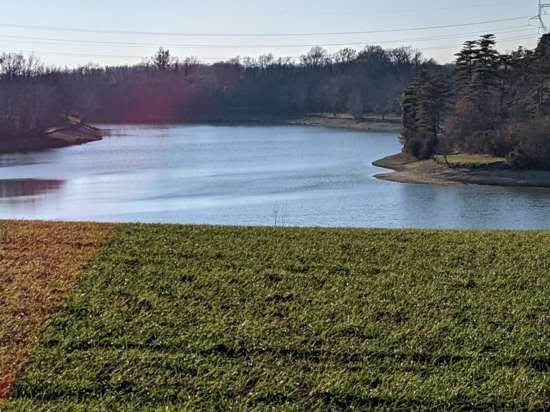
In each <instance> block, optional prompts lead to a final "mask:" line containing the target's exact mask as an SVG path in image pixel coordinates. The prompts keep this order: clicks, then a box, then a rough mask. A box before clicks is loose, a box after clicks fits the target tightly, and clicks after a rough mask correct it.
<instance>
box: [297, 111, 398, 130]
mask: <svg viewBox="0 0 550 412" xmlns="http://www.w3.org/2000/svg"><path fill="white" fill-rule="evenodd" d="M288 124H291V125H300V126H320V127H330V128H335V129H350V130H359V131H364V132H387V133H398V132H400V131H401V120H400V119H398V118H395V117H389V118H383V117H382V116H364V117H361V118H354V117H353V116H352V115H328V114H319V115H307V116H303V117H299V118H295V119H291V120H288Z"/></svg>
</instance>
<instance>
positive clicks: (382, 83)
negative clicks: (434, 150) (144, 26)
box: [0, 46, 435, 138]
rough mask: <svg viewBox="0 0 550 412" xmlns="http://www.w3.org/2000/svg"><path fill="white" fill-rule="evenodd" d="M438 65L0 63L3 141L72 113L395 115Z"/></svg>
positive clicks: (157, 59) (165, 58)
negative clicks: (413, 85) (406, 93)
mask: <svg viewBox="0 0 550 412" xmlns="http://www.w3.org/2000/svg"><path fill="white" fill-rule="evenodd" d="M434 65H435V64H434V63H433V62H431V61H428V60H426V59H425V58H423V56H422V54H421V53H420V52H418V51H416V50H413V49H411V48H397V49H391V50H385V49H383V48H381V47H378V46H367V47H366V48H365V49H363V50H361V51H355V50H352V49H344V50H341V51H340V52H338V53H336V54H334V55H331V54H329V53H327V51H326V50H324V49H322V48H320V47H315V48H313V49H311V51H310V52H309V53H307V54H305V55H303V56H302V57H301V58H300V60H299V61H294V60H292V59H289V58H278V59H275V58H274V57H273V56H272V55H264V56H261V57H259V58H258V59H251V58H243V59H239V58H235V59H232V60H230V61H227V62H220V63H215V64H211V65H205V64H201V63H199V62H198V61H197V60H196V59H194V58H187V59H185V60H179V59H177V58H175V57H173V56H171V54H170V51H168V50H164V49H159V51H158V52H157V53H156V55H155V56H154V57H152V58H151V59H149V60H147V61H146V62H145V63H143V64H139V65H135V66H122V67H98V66H93V65H88V66H84V67H80V68H78V69H74V70H55V69H50V68H46V67H44V66H43V65H41V64H40V63H39V62H38V61H37V60H36V59H35V58H33V57H25V56H21V55H18V54H4V55H2V56H0V138H16V137H17V136H25V135H29V134H36V133H39V132H40V131H42V130H45V129H46V128H47V127H50V126H52V125H56V124H58V123H59V122H60V119H62V118H64V117H66V116H67V115H69V114H75V115H78V116H80V117H81V118H83V119H85V120H87V121H90V122H145V123H146V122H177V121H179V122H184V121H214V120H224V119H225V120H239V119H246V118H249V117H251V116H279V117H284V116H295V115H302V114H306V113H318V112H348V113H353V114H354V115H355V116H361V115H362V114H365V113H372V112H376V113H386V112H387V113H399V112H400V104H399V98H400V96H401V94H402V92H403V90H404V89H405V88H406V87H407V86H408V85H409V83H410V82H411V81H412V79H414V78H415V77H416V75H417V74H418V73H419V72H420V71H421V70H422V69H426V68H427V67H429V66H434Z"/></svg>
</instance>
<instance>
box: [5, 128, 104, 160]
mask: <svg viewBox="0 0 550 412" xmlns="http://www.w3.org/2000/svg"><path fill="white" fill-rule="evenodd" d="M104 134H105V133H104V131H103V130H101V129H99V128H97V127H94V126H90V125H88V124H85V123H81V122H80V121H76V120H69V123H68V124H66V125H63V126H60V127H55V128H51V129H49V130H47V131H45V132H44V133H43V134H42V135H38V136H31V137H22V138H17V139H9V140H2V139H0V154H10V153H28V152H35V151H41V150H47V149H58V148H62V147H68V146H76V145H81V144H85V143H90V142H95V141H98V140H101V139H102V138H103V136H104Z"/></svg>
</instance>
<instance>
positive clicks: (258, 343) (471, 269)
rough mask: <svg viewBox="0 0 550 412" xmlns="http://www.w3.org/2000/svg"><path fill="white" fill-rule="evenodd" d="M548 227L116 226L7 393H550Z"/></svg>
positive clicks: (269, 404) (112, 398)
mask: <svg viewBox="0 0 550 412" xmlns="http://www.w3.org/2000/svg"><path fill="white" fill-rule="evenodd" d="M549 300H550V233H548V232H546V233H542V232H445V231H441V232H439V231H407V230H400V231H383V230H328V229H326V230H325V229H269V228H266V229H257V228H250V229H244V228H218V227H197V226H194V227H193V226H191V227H190V226H140V225H128V226H122V227H119V228H118V229H117V231H116V232H115V234H114V236H113V237H112V238H111V240H110V241H109V242H108V244H107V246H106V247H105V248H104V249H103V250H102V251H101V252H100V254H99V255H98V256H97V258H96V262H95V264H93V266H92V267H90V268H89V269H88V271H87V273H85V275H84V276H83V278H82V279H81V282H80V283H79V285H78V286H77V288H76V290H75V291H74V292H73V294H72V296H71V297H70V299H68V301H67V302H66V305H65V306H64V308H63V309H62V312H61V313H60V314H59V315H58V316H57V317H56V319H55V320H54V321H53V322H52V323H51V324H50V325H49V327H48V328H47V330H46V332H45V333H44V334H43V336H42V339H41V343H40V345H39V347H38V348H37V349H36V350H35V352H34V354H33V355H32V357H31V359H30V360H29V362H28V364H27V366H26V368H25V369H24V372H23V374H22V375H21V376H20V378H19V380H18V382H17V383H16V385H15V386H14V388H13V390H12V392H11V397H10V400H9V401H8V402H7V403H5V404H4V405H1V404H0V409H2V407H3V409H4V410H52V411H53V410H55V411H63V410H65V411H75V410H105V411H111V410H128V411H133V410H159V411H160V410H213V409H216V410H226V409H236V410H266V409H268V410H270V409H272V410H280V409H285V410H321V409H342V410H344V409H357V410H365V409H372V410H398V409H401V410H410V409H430V410H433V409H440V410H472V409H479V410H482V409H483V410H491V409H492V410H495V409H500V410H502V409H510V410H517V409H525V410H528V409H531V410H536V409H539V410H547V409H549V408H550V371H549V367H550V349H549V344H550V305H549Z"/></svg>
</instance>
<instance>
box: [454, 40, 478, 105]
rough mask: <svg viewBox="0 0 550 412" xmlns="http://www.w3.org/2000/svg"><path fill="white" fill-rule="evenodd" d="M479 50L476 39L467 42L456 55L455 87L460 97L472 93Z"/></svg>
mask: <svg viewBox="0 0 550 412" xmlns="http://www.w3.org/2000/svg"><path fill="white" fill-rule="evenodd" d="M478 52H479V51H478V42H477V41H475V40H474V41H467V42H465V43H464V47H463V48H462V50H461V51H460V52H459V53H457V54H456V55H455V56H456V57H457V59H456V66H455V88H456V94H457V96H459V97H464V96H466V95H468V94H469V93H470V89H471V86H472V78H473V73H474V66H475V63H476V61H477V56H478Z"/></svg>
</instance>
